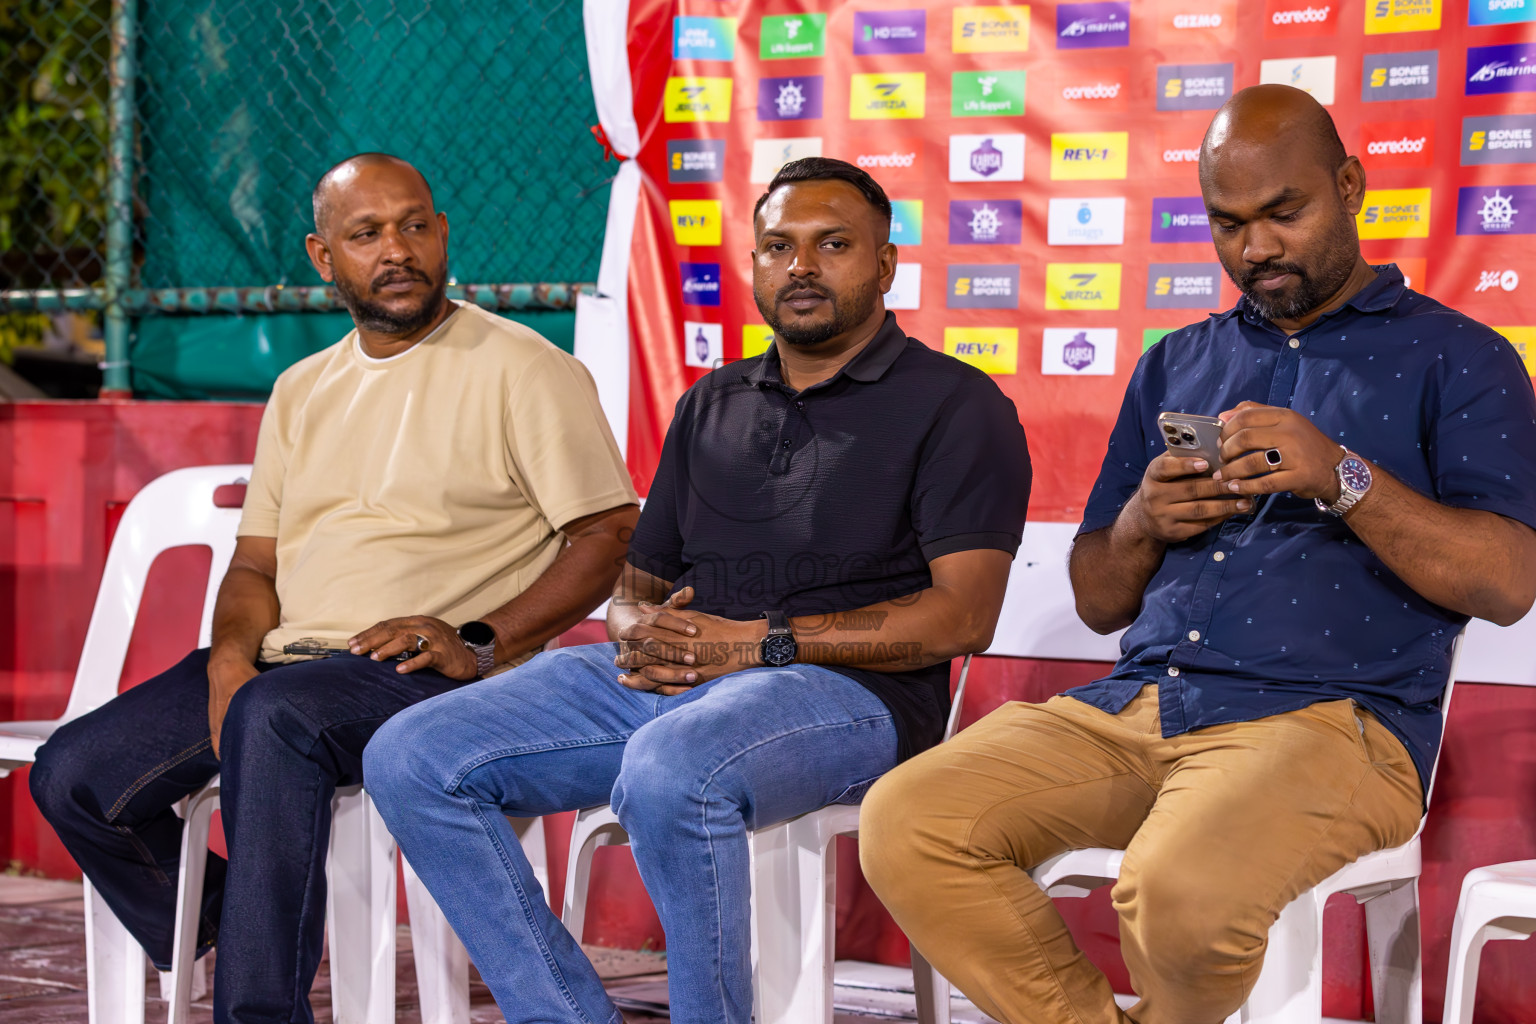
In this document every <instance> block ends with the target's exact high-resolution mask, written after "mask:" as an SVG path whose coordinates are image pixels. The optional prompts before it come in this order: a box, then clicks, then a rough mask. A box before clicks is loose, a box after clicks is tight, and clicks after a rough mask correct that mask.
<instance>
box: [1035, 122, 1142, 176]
mask: <svg viewBox="0 0 1536 1024" xmlns="http://www.w3.org/2000/svg"><path fill="white" fill-rule="evenodd" d="M1129 148H1130V145H1129V136H1128V134H1127V133H1126V132H1056V133H1055V134H1053V135H1052V136H1051V180H1052V181H1108V180H1112V179H1116V178H1124V177H1125V167H1126V153H1127V151H1128V150H1129Z"/></svg>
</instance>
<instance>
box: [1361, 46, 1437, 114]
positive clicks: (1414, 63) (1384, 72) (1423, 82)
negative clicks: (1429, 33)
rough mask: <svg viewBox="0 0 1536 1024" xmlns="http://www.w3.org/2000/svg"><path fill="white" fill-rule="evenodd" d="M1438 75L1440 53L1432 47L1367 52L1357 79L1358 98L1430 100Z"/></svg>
mask: <svg viewBox="0 0 1536 1024" xmlns="http://www.w3.org/2000/svg"><path fill="white" fill-rule="evenodd" d="M1439 77H1440V54H1439V52H1438V51H1436V50H1415V51H1413V52H1410V53H1368V54H1366V55H1365V62H1364V66H1363V70H1362V74H1361V79H1360V98H1361V99H1362V100H1364V101H1365V102H1367V103H1378V102H1381V101H1383V100H1423V99H1432V98H1434V95H1435V82H1436V80H1437V79H1438V78H1439Z"/></svg>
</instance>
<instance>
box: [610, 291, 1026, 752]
mask: <svg viewBox="0 0 1536 1024" xmlns="http://www.w3.org/2000/svg"><path fill="white" fill-rule="evenodd" d="M1029 484H1030V466H1029V450H1028V448H1027V447H1026V446H1025V441H1024V429H1023V427H1021V426H1020V425H1019V417H1018V411H1017V410H1016V409H1015V408H1014V406H1013V402H1011V401H1010V400H1009V399H1008V397H1007V396H1006V395H1004V394H1003V393H1002V391H1000V390H999V389H998V387H997V385H996V384H995V383H993V381H992V379H991V378H990V377H988V376H987V375H986V374H984V373H982V372H981V371H980V370H977V369H976V368H975V367H972V366H969V365H967V364H965V363H962V362H960V361H959V360H957V359H954V358H952V357H950V356H947V355H943V354H941V353H938V352H935V351H933V350H932V349H930V348H927V347H926V346H924V345H923V344H922V343H921V342H918V341H915V340H913V339H912V338H908V337H907V335H906V333H905V332H904V331H902V329H901V328H900V327H898V326H897V324H896V317H895V315H894V314H891V313H887V314H886V317H885V323H884V324H883V325H882V326H881V328H880V330H879V332H878V333H877V334H876V335H875V337H874V338H873V339H872V340H871V341H870V343H869V344H868V345H867V346H866V347H865V348H864V350H863V351H862V352H860V353H859V354H858V355H857V356H855V357H854V358H853V359H852V360H850V361H849V363H848V365H847V366H844V367H843V368H842V369H841V370H840V371H838V373H837V374H836V375H835V376H833V377H832V378H830V379H829V380H826V381H823V382H822V383H820V384H817V385H815V386H813V387H809V388H806V389H805V390H804V391H801V392H798V393H797V392H795V391H794V390H793V389H791V388H790V387H789V386H787V385H786V384H785V383H784V382H783V377H782V375H781V374H780V367H779V359H778V353H777V351H776V349H774V348H773V347H771V346H770V347H769V349H768V351H767V352H766V353H764V354H763V355H761V356H757V357H755V358H752V359H744V360H741V361H740V362H735V363H731V364H730V365H728V366H723V367H721V368H720V369H718V370H715V371H713V372H712V373H710V374H708V375H707V376H705V377H704V378H702V379H701V380H699V381H698V383H696V384H694V386H693V387H691V388H689V389H688V391H687V392H686V393H685V394H684V395H683V397H682V398H681V399H679V400H678V403H677V409H676V412H675V413H674V415H673V417H672V425H671V426H670V427H668V429H667V438H666V442H665V444H664V445H663V447H662V450H661V462H660V464H659V465H658V466H657V469H656V477H655V479H654V481H653V482H652V484H651V490H650V494H649V495H648V496H647V498H646V504H645V510H644V511H643V512H642V513H641V514H640V522H639V524H638V525H637V526H636V528H635V536H634V540H633V541H632V542H631V543H630V546H629V561H630V562H631V563H632V564H634V565H635V566H637V567H639V568H640V569H643V570H645V571H646V572H648V573H650V574H651V575H653V576H657V577H659V578H661V579H664V580H671V581H672V584H673V588H674V589H681V588H682V587H685V586H691V587H693V588H694V590H695V592H696V596H695V598H694V601H693V604H692V605H690V607H691V608H693V609H695V610H697V611H702V612H708V613H710V614H713V615H720V616H724V617H726V618H730V619H740V620H746V619H755V618H757V617H758V616H759V615H760V614H761V613H762V612H764V611H767V610H770V609H783V610H784V611H786V612H788V613H789V614H790V615H791V616H801V615H821V614H828V613H834V612H843V611H851V610H853V609H857V608H862V607H865V606H866V605H871V604H876V603H878V602H881V601H889V600H892V599H895V598H899V597H904V596H906V595H909V594H914V593H917V592H918V591H921V590H924V589H926V588H928V587H930V586H932V583H933V580H932V577H931V576H930V575H929V573H928V563H929V561H931V560H932V559H935V558H938V557H940V556H942V555H948V554H953V553H954V552H956V551H969V550H974V549H977V548H996V549H998V550H1001V551H1006V552H1008V553H1009V554H1010V555H1012V554H1013V553H1014V552H1016V551H1017V550H1018V546H1019V539H1020V537H1021V535H1022V533H1023V529H1024V517H1025V509H1026V507H1027V506H1028V504H1029ZM805 639H811V638H808V637H802V640H805ZM896 639H897V640H899V639H900V638H896ZM828 667H829V668H833V670H834V671H837V672H841V673H842V674H843V675H846V676H849V677H850V678H852V679H856V680H857V681H858V682H860V683H862V684H863V685H864V686H866V687H868V688H869V689H870V690H871V691H873V692H874V693H875V695H876V696H878V697H879V698H880V699H881V700H882V701H883V702H884V703H885V705H886V706H887V707H888V708H890V710H891V713H892V715H893V716H894V717H895V721H896V729H897V734H898V738H899V743H900V748H899V756H900V757H902V758H906V757H910V756H911V755H913V754H916V753H918V752H920V751H922V750H925V749H927V748H928V747H930V746H932V745H934V744H935V743H937V742H938V741H939V740H940V739H941V738H942V736H943V732H944V721H945V718H946V716H947V715H948V710H949V664H948V663H947V662H946V663H943V664H939V665H934V666H931V667H929V668H925V669H920V670H918V671H915V672H900V673H889V674H887V673H880V672H870V671H866V670H863V669H857V668H843V667H839V666H828Z"/></svg>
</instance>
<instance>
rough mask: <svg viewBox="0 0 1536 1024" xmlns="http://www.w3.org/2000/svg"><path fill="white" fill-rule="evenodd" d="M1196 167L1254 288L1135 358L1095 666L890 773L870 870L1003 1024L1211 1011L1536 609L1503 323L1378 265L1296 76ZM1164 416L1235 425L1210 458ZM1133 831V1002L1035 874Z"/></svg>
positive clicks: (1092, 514)
mask: <svg viewBox="0 0 1536 1024" xmlns="http://www.w3.org/2000/svg"><path fill="white" fill-rule="evenodd" d="M1200 185H1201V192H1202V194H1203V196H1204V199H1205V205H1206V208H1207V210H1208V212H1209V214H1210V221H1211V236H1212V239H1213V240H1214V242H1215V245H1216V251H1217V254H1218V255H1219V257H1220V259H1221V261H1222V265H1223V266H1224V267H1225V268H1226V270H1227V273H1228V274H1229V275H1231V277H1232V280H1233V281H1234V282H1235V283H1236V284H1237V285H1238V287H1239V288H1240V289H1241V290H1242V292H1243V298H1242V300H1241V301H1240V302H1239V303H1238V304H1237V306H1236V307H1235V308H1233V309H1231V310H1228V311H1227V312H1225V313H1220V314H1216V315H1213V316H1212V317H1210V318H1209V319H1208V320H1207V321H1205V322H1204V323H1201V324H1197V325H1194V326H1191V327H1187V328H1185V329H1183V330H1181V331H1177V332H1174V333H1173V334H1171V335H1169V336H1168V337H1166V338H1165V339H1164V340H1163V341H1162V342H1160V343H1159V344H1157V345H1155V346H1153V347H1152V349H1151V350H1149V351H1148V352H1147V353H1146V355H1145V356H1143V358H1142V360H1141V362H1140V364H1139V365H1138V366H1137V367H1136V371H1135V373H1134V374H1133V375H1132V378H1131V382H1130V386H1129V388H1128V390H1127V392H1126V397H1125V402H1124V405H1123V407H1122V409H1121V412H1120V418H1119V421H1118V423H1117V424H1116V426H1115V430H1114V433H1113V435H1112V436H1111V438H1110V443H1109V450H1108V452H1107V454H1106V456H1105V459H1104V464H1103V468H1102V469H1101V471H1100V474H1099V479H1098V482H1097V483H1096V485H1095V487H1094V490H1093V493H1092V495H1091V497H1090V499H1089V502H1088V507H1087V510H1086V514H1085V516H1084V519H1083V525H1082V528H1081V530H1080V531H1079V534H1078V539H1077V542H1076V544H1075V546H1074V549H1073V552H1072V561H1071V573H1072V582H1073V588H1074V591H1075V593H1076V598H1077V608H1078V612H1079V614H1080V615H1081V616H1082V618H1083V619H1084V621H1085V622H1087V623H1088V624H1089V625H1090V626H1092V627H1093V628H1095V629H1097V630H1099V631H1101V632H1109V631H1111V630H1115V629H1119V628H1121V627H1126V626H1128V627H1129V629H1127V631H1126V633H1125V637H1124V639H1123V640H1122V642H1121V651H1122V654H1121V658H1120V660H1119V662H1118V663H1117V664H1116V665H1115V668H1114V671H1113V672H1112V673H1111V674H1110V675H1109V676H1108V677H1107V678H1105V679H1101V680H1099V681H1097V682H1095V683H1091V684H1089V685H1087V686H1082V687H1078V688H1077V689H1074V690H1071V691H1069V692H1068V693H1067V694H1064V695H1062V696H1059V697H1055V698H1053V699H1052V700H1050V701H1047V702H1046V703H1044V704H1040V705H1030V704H1011V705H1008V706H1006V707H1004V708H1001V709H999V710H998V711H996V712H994V713H993V714H991V715H989V716H988V717H987V718H986V719H985V720H983V721H982V722H980V723H978V724H977V725H975V726H973V727H972V728H970V729H968V730H966V731H965V732H964V733H963V734H961V735H960V736H959V737H958V738H957V739H956V740H955V741H953V742H951V743H948V744H945V745H943V746H941V747H938V748H936V749H934V750H932V751H929V752H927V753H925V754H922V755H920V756H918V757H917V758H915V759H914V760H912V761H910V762H908V763H907V764H905V765H903V766H901V767H898V768H897V769H896V770H895V771H893V772H892V773H890V774H889V775H887V776H886V777H885V778H884V779H883V780H882V781H881V782H879V783H877V784H876V786H875V787H874V789H873V791H872V792H871V794H870V796H869V797H868V798H867V799H866V801H865V803H864V814H863V822H862V833H863V838H864V842H863V843H862V844H861V847H860V848H861V851H862V855H863V861H864V866H865V871H866V873H867V874H868V876H869V878H870V881H871V882H872V883H873V885H874V887H875V889H876V890H877V891H878V892H879V893H880V895H881V896H882V898H884V899H885V901H886V903H887V905H888V906H889V907H890V908H891V911H892V913H893V914H894V915H895V917H896V920H897V922H898V923H899V924H900V925H901V926H902V928H903V929H905V930H906V932H907V934H908V935H909V936H911V937H912V939H913V941H914V942H915V943H916V944H917V947H918V948H919V949H920V950H921V951H922V952H923V954H924V955H925V956H927V957H928V959H929V960H930V961H932V962H933V964H934V965H935V966H937V967H938V968H939V969H940V971H942V972H943V973H944V974H945V975H946V976H948V977H949V978H950V979H951V980H952V981H954V982H955V983H956V984H958V985H959V987H960V988H961V989H962V990H963V991H964V992H965V993H966V994H967V995H968V996H970V997H971V998H972V999H973V1000H975V1002H976V1003H977V1004H978V1005H979V1006H980V1007H981V1008H982V1009H984V1010H986V1012H988V1013H989V1014H991V1015H992V1016H993V1017H995V1018H997V1019H998V1020H1000V1021H1004V1022H1009V1024H1023V1022H1025V1021H1029V1022H1032V1024H1043V1022H1047V1021H1062V1022H1066V1021H1072V1022H1077V1024H1101V1022H1119V1021H1125V1020H1132V1021H1136V1022H1138V1024H1153V1022H1156V1024H1162V1022H1168V1024H1219V1022H1221V1021H1223V1020H1224V1019H1225V1018H1227V1017H1228V1016H1229V1015H1230V1014H1232V1013H1233V1012H1235V1011H1236V1010H1237V1009H1238V1008H1239V1007H1240V1006H1241V1005H1242V1003H1243V1002H1244V1000H1245V999H1246V998H1247V996H1248V993H1249V992H1250V991H1251V990H1252V987H1253V984H1254V982H1255V980H1256V979H1257V977H1258V975H1259V970H1260V967H1261V966H1262V963H1263V958H1264V950H1265V944H1266V941H1267V937H1268V933H1269V928H1270V926H1271V925H1272V924H1273V923H1274V921H1275V919H1276V917H1277V916H1278V915H1279V912H1280V910H1281V909H1282V908H1284V907H1285V906H1286V904H1287V903H1289V902H1290V901H1291V900H1292V899H1294V898H1295V897H1296V896H1297V895H1299V894H1300V893H1302V892H1304V891H1305V890H1307V889H1310V888H1312V887H1313V886H1315V885H1316V884H1318V883H1319V882H1321V881H1322V880H1323V879H1325V878H1327V877H1328V876H1329V875H1330V874H1332V873H1334V872H1335V871H1337V870H1338V869H1340V868H1341V867H1343V866H1344V865H1346V864H1348V863H1349V862H1351V861H1353V860H1356V859H1357V858H1359V857H1361V856H1363V855H1365V854H1367V853H1370V852H1372V851H1375V850H1381V849H1385V848H1389V847H1393V846H1398V845H1401V844H1403V843H1405V842H1407V841H1408V840H1409V839H1410V838H1411V837H1412V836H1413V834H1414V831H1415V829H1416V828H1417V826H1418V823H1419V819H1420V815H1421V813H1422V811H1423V806H1424V804H1423V801H1424V796H1425V792H1426V791H1427V788H1428V784H1429V778H1430V773H1431V772H1432V770H1433V765H1434V758H1435V753H1436V750H1437V748H1438V745H1439V740H1440V731H1441V714H1440V698H1441V694H1442V692H1443V690H1444V687H1445V683H1446V679H1447V677H1448V672H1449V666H1450V648H1451V644H1452V642H1453V641H1454V639H1455V637H1456V636H1457V635H1458V634H1459V633H1460V632H1461V630H1462V628H1463V627H1464V626H1465V625H1466V623H1467V620H1468V618H1469V617H1470V616H1474V615H1475V616H1478V617H1481V618H1486V619H1491V620H1493V621H1494V622H1498V623H1501V624H1509V623H1512V622H1514V621H1515V620H1517V619H1519V618H1520V617H1521V616H1523V615H1524V614H1525V613H1526V611H1527V610H1528V609H1529V608H1530V607H1531V605H1532V602H1533V600H1536V399H1533V396H1532V392H1531V383H1530V379H1529V377H1528V375H1527V374H1526V371H1525V369H1524V367H1523V366H1522V365H1521V363H1520V360H1519V358H1518V356H1517V355H1516V353H1515V352H1514V350H1513V349H1512V347H1511V346H1510V344H1509V342H1508V341H1506V340H1505V339H1503V338H1502V337H1500V336H1499V335H1498V334H1496V333H1494V332H1493V331H1492V330H1490V329H1489V328H1487V327H1484V326H1483V325H1481V324H1479V323H1477V322H1476V321H1474V320H1472V319H1470V318H1469V317H1466V316H1463V315H1462V314H1460V313H1457V312H1456V311H1454V310H1451V309H1448V308H1447V307H1445V306H1443V305H1441V304H1440V303H1438V302H1435V301H1434V300H1433V299H1430V298H1427V297H1426V296H1423V295H1419V294H1417V293H1415V292H1413V291H1410V290H1409V289H1408V288H1407V287H1406V286H1405V284H1404V282H1403V278H1402V275H1401V274H1400V273H1399V272H1398V270H1397V268H1396V267H1393V266H1386V267H1381V268H1373V267H1371V266H1370V265H1369V264H1367V263H1366V262H1365V260H1364V259H1363V258H1362V257H1361V255H1360V246H1359V241H1358V238H1357V235H1356V230H1355V215H1356V214H1357V213H1358V212H1359V211H1360V209H1361V206H1362V203H1363V201H1364V196H1365V187H1366V184H1365V171H1364V169H1363V168H1362V167H1361V165H1360V162H1359V160H1357V159H1356V158H1354V157H1349V156H1346V155H1345V151H1344V147H1343V145H1342V143H1341V142H1340V141H1339V137H1338V133H1337V131H1336V130H1335V128H1334V126H1333V122H1332V120H1331V119H1330V118H1329V117H1328V114H1327V112H1326V111H1325V110H1324V109H1323V108H1322V107H1321V106H1319V105H1318V104H1317V102H1316V101H1315V100H1313V99H1312V98H1311V97H1310V96H1308V95H1307V94H1306V93H1304V92H1301V91H1299V90H1296V89H1292V88H1290V87H1288V86H1278V85H1262V86H1256V87H1254V88H1251V89H1247V90H1244V91H1243V92H1241V93H1239V94H1237V95H1236V96H1235V97H1233V99H1232V100H1231V101H1230V102H1229V103H1228V104H1227V105H1226V107H1224V108H1223V109H1222V110H1221V111H1220V112H1219V113H1218V114H1217V116H1216V118H1215V120H1214V121H1213V122H1212V123H1211V127H1210V129H1209V131H1208V132H1207V134H1206V137H1205V142H1204V145H1203V147H1202V149H1201V157H1200ZM1164 411H1168V412H1180V413H1187V414H1199V415H1206V416H1210V415H1218V416H1219V417H1220V419H1221V420H1222V423H1223V426H1222V429H1221V447H1220V455H1221V458H1222V460H1223V464H1222V465H1220V466H1219V467H1217V468H1215V470H1214V471H1213V467H1212V466H1210V465H1208V464H1207V461H1206V460H1204V459H1200V458H1188V457H1184V458H1181V457H1177V456H1175V455H1172V454H1169V453H1167V451H1166V450H1165V445H1164V441H1163V434H1162V431H1161V430H1160V429H1159V426H1158V421H1157V417H1158V414H1159V413H1161V412H1164ZM1096 846H1108V847H1115V848H1120V849H1124V850H1125V851H1126V854H1125V860H1124V866H1123V867H1122V868H1121V871H1120V877H1119V881H1118V883H1117V884H1116V885H1115V887H1114V890H1113V900H1114V905H1115V908H1116V910H1117V911H1118V913H1119V915H1120V933H1121V950H1122V952H1123V954H1124V957H1125V962H1126V966H1127V967H1128V968H1129V970H1130V976H1131V982H1132V985H1133V987H1134V988H1135V990H1136V992H1137V994H1138V995H1139V996H1140V997H1141V1001H1140V1002H1139V1003H1138V1004H1137V1005H1135V1006H1134V1007H1132V1008H1131V1009H1130V1010H1129V1011H1128V1012H1122V1011H1121V1010H1119V1009H1118V1008H1117V1006H1116V1004H1115V1001H1114V997H1113V993H1112V991H1111V989H1110V985H1109V982H1108V981H1107V980H1106V979H1105V977H1104V975H1103V974H1101V973H1100V972H1099V970H1098V969H1097V968H1095V967H1094V966H1093V965H1092V964H1091V963H1089V961H1088V960H1087V959H1086V958H1085V957H1084V956H1083V955H1082V954H1081V952H1080V951H1079V950H1078V949H1077V948H1076V946H1075V945H1074V944H1073V942H1072V939H1071V936H1070V935H1069V934H1068V933H1067V930H1066V928H1065V927H1064V925H1063V923H1062V920H1061V918H1060V916H1059V915H1058V914H1057V913H1056V911H1055V909H1054V908H1053V907H1052V906H1051V901H1050V900H1049V899H1048V898H1047V897H1046V896H1045V894H1044V893H1042V892H1041V890H1040V889H1039V888H1038V887H1037V886H1036V885H1035V884H1034V883H1033V882H1031V881H1030V878H1029V875H1028V874H1027V869H1029V868H1030V867H1033V866H1034V865H1037V864H1039V863H1040V862H1042V861H1044V860H1045V859H1047V858H1049V857H1051V856H1054V855H1056V854H1059V853H1062V852H1064V851H1066V850H1071V849H1079V848H1085V847H1096Z"/></svg>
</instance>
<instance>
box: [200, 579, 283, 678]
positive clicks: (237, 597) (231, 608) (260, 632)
mask: <svg viewBox="0 0 1536 1024" xmlns="http://www.w3.org/2000/svg"><path fill="white" fill-rule="evenodd" d="M280 618H281V606H280V605H279V604H278V600H277V583H276V581H275V580H274V579H273V578H272V577H271V576H268V575H266V574H265V573H262V572H260V571H258V570H256V569H251V568H245V567H241V566H231V567H230V570H229V572H227V573H225V574H224V581H223V582H222V583H220V584H219V595H218V597H217V598H216V599H215V601H214V605H213V645H212V650H211V653H210V655H209V660H210V661H213V662H229V661H234V662H239V663H241V664H246V665H254V664H255V663H256V659H257V658H258V657H259V656H260V654H261V641H262V638H263V637H265V636H266V635H267V634H268V633H270V632H271V631H272V630H274V629H276V628H277V625H278V622H279V620H280Z"/></svg>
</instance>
